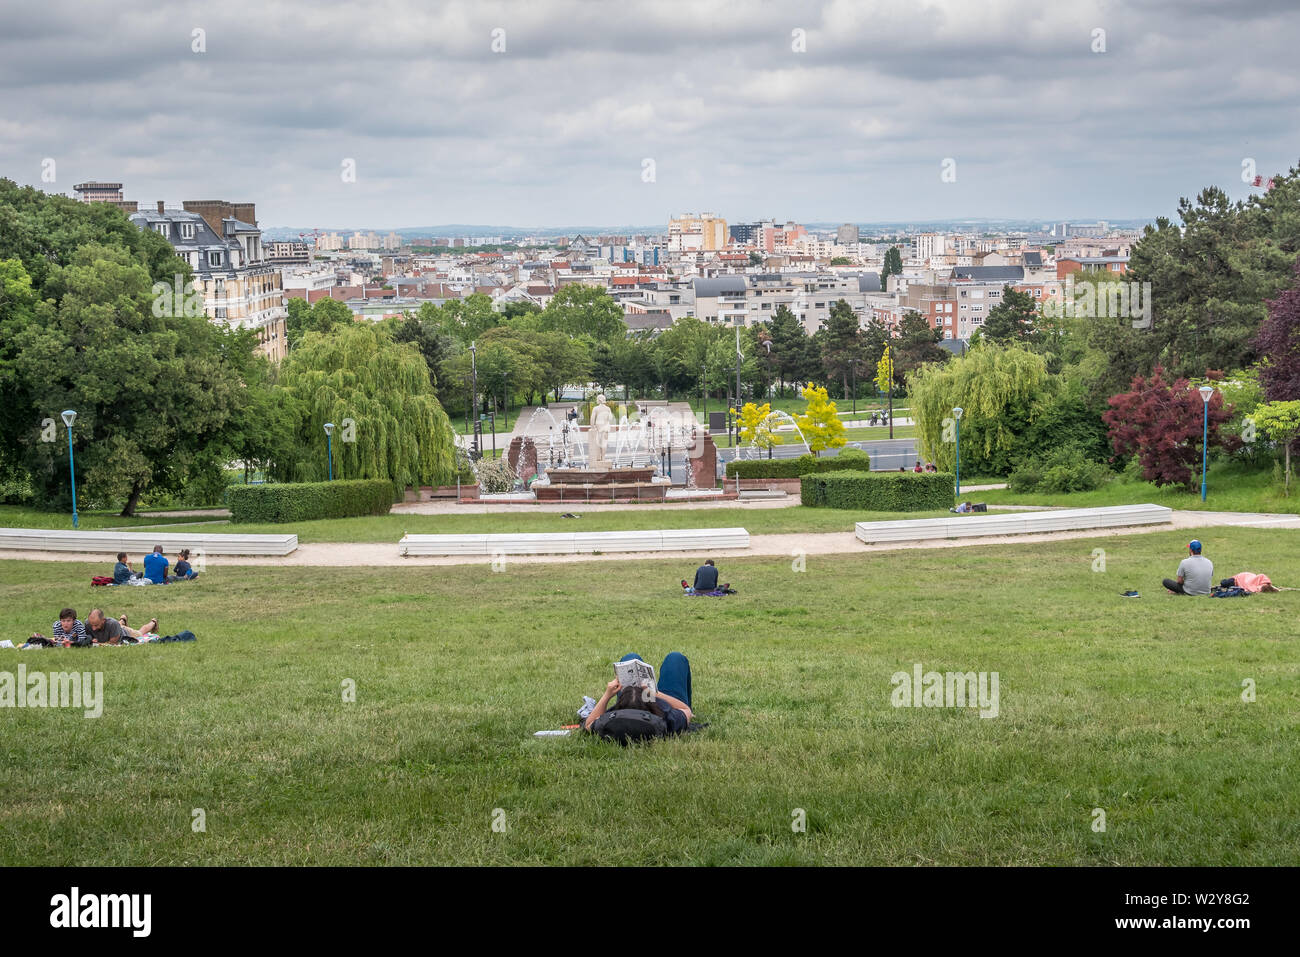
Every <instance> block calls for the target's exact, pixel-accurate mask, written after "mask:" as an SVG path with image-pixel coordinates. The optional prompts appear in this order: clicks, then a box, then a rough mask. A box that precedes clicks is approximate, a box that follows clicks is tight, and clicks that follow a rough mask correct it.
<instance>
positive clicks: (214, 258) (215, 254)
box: [208, 249, 221, 266]
mask: <svg viewBox="0 0 1300 957" xmlns="http://www.w3.org/2000/svg"><path fill="white" fill-rule="evenodd" d="M208 265H209V266H220V265H221V251H220V250H217V249H212V250H209V251H208Z"/></svg>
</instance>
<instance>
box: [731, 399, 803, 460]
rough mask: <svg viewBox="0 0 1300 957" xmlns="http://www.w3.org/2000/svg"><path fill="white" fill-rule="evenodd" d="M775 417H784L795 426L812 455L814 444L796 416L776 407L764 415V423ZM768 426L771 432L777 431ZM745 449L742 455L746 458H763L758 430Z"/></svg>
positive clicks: (778, 418) (801, 440)
mask: <svg viewBox="0 0 1300 957" xmlns="http://www.w3.org/2000/svg"><path fill="white" fill-rule="evenodd" d="M773 419H777V420H781V419H784V420H785V421H787V422H789V423H790V424H791V425H792V426H794V430H795V431H796V432H798V433H799V441H800V442H802V443H803V447H804V450H805V451H806V452H807V453H808V454H809V455H812V446H810V445H809V444H808V439H807V438H806V437H805V436H804V434H803V429H801V428H799V423H798V422H797V421H795V417H794V416H792V415H791V414H790V413H789V412H782V411H781V410H780V409H775V410H773V411H771V412H769V413H768V414H767V415H766V416H764V418H763V423H764V424H767V423H770V422H771V421H772V420H773ZM768 428H769V431H771V432H775V431H777V430H776V429H774V428H771V426H769V427H768ZM743 451H744V454H743V455H742V456H740V457H741V458H746V459H758V458H762V450H761V449H760V448H759V447H758V435H757V431H756V432H755V435H754V437H753V438H751V439H750V440H749V444H748V445H747V446H745V448H744V450H743Z"/></svg>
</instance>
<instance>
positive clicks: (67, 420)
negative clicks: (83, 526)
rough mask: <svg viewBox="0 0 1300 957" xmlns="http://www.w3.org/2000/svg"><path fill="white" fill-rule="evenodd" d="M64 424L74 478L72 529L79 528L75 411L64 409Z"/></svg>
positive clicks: (69, 464)
mask: <svg viewBox="0 0 1300 957" xmlns="http://www.w3.org/2000/svg"><path fill="white" fill-rule="evenodd" d="M61 417H62V419H63V424H64V425H66V426H67V427H68V474H69V475H70V476H71V477H72V527H73V528H76V527H77V467H76V464H75V462H74V460H73V457H72V423H73V422H75V421H77V411H76V410H75V409H64V410H63V414H62V416H61Z"/></svg>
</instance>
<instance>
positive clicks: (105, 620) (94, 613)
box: [86, 608, 158, 645]
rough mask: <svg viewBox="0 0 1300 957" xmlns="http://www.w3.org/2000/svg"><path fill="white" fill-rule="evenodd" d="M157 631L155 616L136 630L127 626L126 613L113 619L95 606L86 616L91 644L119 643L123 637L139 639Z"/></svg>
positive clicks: (133, 639)
mask: <svg viewBox="0 0 1300 957" xmlns="http://www.w3.org/2000/svg"><path fill="white" fill-rule="evenodd" d="M157 631H158V619H157V618H150V619H149V620H148V621H147V622H145V626H144V627H143V628H141V629H140V630H139V631H136V630H135V629H134V628H129V627H127V624H126V615H123V616H122V617H121V618H117V619H113V618H109V617H107V616H106V615H105V614H104V612H103V611H102V610H101V609H99V608H95V609H92V610H91V612H90V614H89V615H87V616H86V634H87V635H88V636H89V637H90V640H91V644H95V645H120V644H121V643H122V639H123V638H126V639H128V641H139V640H140V639H141V638H145V637H147V636H149V635H151V634H154V633H156V632H157Z"/></svg>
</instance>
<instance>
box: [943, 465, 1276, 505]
mask: <svg viewBox="0 0 1300 957" xmlns="http://www.w3.org/2000/svg"><path fill="white" fill-rule="evenodd" d="M1198 479H1199V475H1198ZM1002 481H1005V479H1003V480H1002ZM963 484H966V480H964V479H963ZM971 484H974V481H973V480H972V481H971ZM1206 487H1207V495H1206V500H1205V501H1204V502H1202V501H1201V488H1200V483H1199V481H1198V482H1197V486H1196V489H1195V491H1191V492H1187V491H1184V490H1183V489H1181V488H1157V487H1156V486H1154V485H1152V484H1151V483H1150V482H1126V481H1123V480H1122V479H1116V480H1114V481H1112V482H1110V483H1109V484H1108V485H1104V486H1102V487H1101V488H1099V489H1096V490H1095V491H1092V492H1073V493H1069V494H1048V493H1025V494H1016V493H1014V492H1011V491H1010V490H1008V489H997V490H993V491H988V492H981V493H980V499H981V500H982V501H985V502H989V503H991V504H997V505H1062V506H1069V507H1070V508H1090V507H1093V506H1099V505H1140V504H1143V503H1146V502H1150V503H1152V504H1153V505H1166V506H1168V507H1169V508H1182V509H1193V510H1197V509H1199V510H1204V511H1215V512H1290V513H1297V512H1300V484H1298V483H1296V482H1295V481H1294V480H1293V481H1292V488H1291V495H1290V496H1289V497H1288V496H1285V495H1283V494H1282V488H1281V486H1280V485H1275V484H1274V483H1273V473H1272V472H1271V471H1269V470H1267V469H1263V470H1261V469H1253V470H1252V469H1246V468H1243V467H1241V466H1240V465H1237V464H1235V463H1224V464H1217V465H1213V466H1211V467H1210V469H1209V473H1208V475H1207V477H1206Z"/></svg>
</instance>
